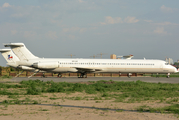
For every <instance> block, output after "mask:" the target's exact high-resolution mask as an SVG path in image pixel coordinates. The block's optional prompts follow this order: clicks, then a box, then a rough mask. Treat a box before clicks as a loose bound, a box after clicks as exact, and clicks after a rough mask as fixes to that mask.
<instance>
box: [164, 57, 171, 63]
mask: <svg viewBox="0 0 179 120" xmlns="http://www.w3.org/2000/svg"><path fill="white" fill-rule="evenodd" d="M165 61H166V62H168V63H169V64H170V65H173V59H172V58H167V57H166V58H165Z"/></svg>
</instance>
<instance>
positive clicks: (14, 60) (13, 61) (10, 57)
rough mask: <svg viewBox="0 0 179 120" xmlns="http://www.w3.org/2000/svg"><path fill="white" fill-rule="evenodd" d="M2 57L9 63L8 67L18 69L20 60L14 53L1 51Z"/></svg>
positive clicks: (7, 50)
mask: <svg viewBox="0 0 179 120" xmlns="http://www.w3.org/2000/svg"><path fill="white" fill-rule="evenodd" d="M0 52H1V53H2V56H3V57H4V58H5V60H6V61H7V65H9V66H11V67H17V66H18V62H19V61H20V60H19V58H18V57H17V56H16V55H15V54H14V53H13V52H12V50H11V49H0Z"/></svg>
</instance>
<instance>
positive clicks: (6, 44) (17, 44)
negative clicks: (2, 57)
mask: <svg viewBox="0 0 179 120" xmlns="http://www.w3.org/2000/svg"><path fill="white" fill-rule="evenodd" d="M4 46H5V47H11V46H14V47H22V46H24V43H4Z"/></svg>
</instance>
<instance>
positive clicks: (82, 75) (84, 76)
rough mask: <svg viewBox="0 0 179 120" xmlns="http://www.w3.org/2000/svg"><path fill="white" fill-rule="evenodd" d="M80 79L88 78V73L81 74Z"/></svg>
mask: <svg viewBox="0 0 179 120" xmlns="http://www.w3.org/2000/svg"><path fill="white" fill-rule="evenodd" d="M78 78H87V75H86V73H81V75H80V77H78Z"/></svg>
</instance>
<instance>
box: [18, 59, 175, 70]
mask: <svg viewBox="0 0 179 120" xmlns="http://www.w3.org/2000/svg"><path fill="white" fill-rule="evenodd" d="M34 63H37V64H38V65H39V68H40V64H42V65H43V67H44V68H40V69H41V70H45V71H47V72H56V73H68V72H74V73H75V72H79V70H83V69H85V71H87V70H88V69H89V71H87V72H89V73H175V72H178V71H177V69H176V68H175V67H173V66H171V65H168V63H166V62H165V61H162V60H143V59H48V58H37V59H30V60H24V61H19V63H18V64H19V65H24V66H30V67H34V66H35V65H34ZM43 63H44V64H43ZM44 65H47V66H44ZM51 66H54V68H53V67H52V68H50V67H51ZM48 67H49V68H48Z"/></svg>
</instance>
